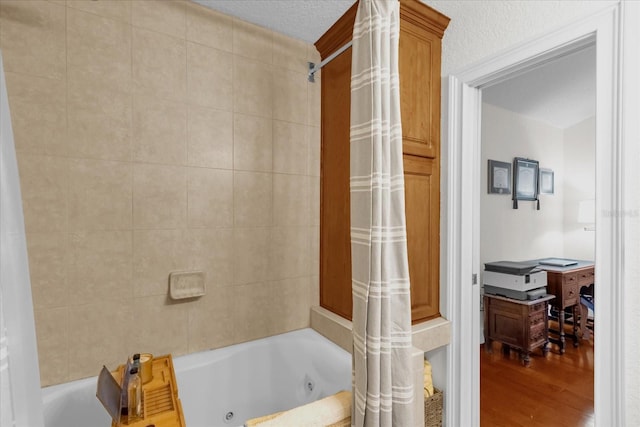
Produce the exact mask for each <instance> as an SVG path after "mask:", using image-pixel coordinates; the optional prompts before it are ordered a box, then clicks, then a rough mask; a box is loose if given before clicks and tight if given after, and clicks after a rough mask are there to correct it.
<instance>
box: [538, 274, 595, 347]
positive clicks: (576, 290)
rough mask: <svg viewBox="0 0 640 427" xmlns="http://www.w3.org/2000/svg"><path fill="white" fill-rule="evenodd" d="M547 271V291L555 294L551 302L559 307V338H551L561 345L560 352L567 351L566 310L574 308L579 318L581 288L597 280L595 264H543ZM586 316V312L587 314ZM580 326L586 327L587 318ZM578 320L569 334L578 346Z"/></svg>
mask: <svg viewBox="0 0 640 427" xmlns="http://www.w3.org/2000/svg"><path fill="white" fill-rule="evenodd" d="M540 268H543V269H544V270H546V271H547V291H548V292H549V293H550V294H551V295H555V297H556V298H555V299H554V300H553V301H552V302H551V304H552V305H553V306H554V307H556V308H557V309H558V331H555V330H554V331H552V332H553V333H554V334H555V333H557V335H558V338H557V339H551V341H552V342H553V343H557V344H558V345H559V347H560V354H564V352H565V345H566V344H565V341H566V338H565V335H567V334H566V333H565V331H564V320H565V319H564V317H565V316H564V310H565V308H569V307H571V308H572V309H573V317H574V320H575V319H576V318H577V314H578V313H577V312H576V309H577V308H578V307H579V306H580V289H581V288H582V287H584V286H589V285H592V284H593V283H594V281H595V279H594V278H595V266H594V264H593V263H591V262H586V261H579V262H578V264H577V265H574V266H568V267H562V268H560V267H550V266H546V265H541V266H540ZM584 317H586V313H585V316H584ZM581 322H582V324H581V325H580V328H581V329H583V328H584V322H585V319H581ZM577 330H578V322H576V321H574V322H573V333H572V334H569V336H570V337H571V338H573V345H574V346H578V334H577ZM582 332H583V334H584V330H583V331H582Z"/></svg>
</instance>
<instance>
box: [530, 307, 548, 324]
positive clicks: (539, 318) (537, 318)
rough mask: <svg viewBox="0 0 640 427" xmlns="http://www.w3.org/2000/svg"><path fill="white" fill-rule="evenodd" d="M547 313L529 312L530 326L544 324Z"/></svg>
mask: <svg viewBox="0 0 640 427" xmlns="http://www.w3.org/2000/svg"><path fill="white" fill-rule="evenodd" d="M545 315H546V313H545V312H544V311H536V312H534V313H529V326H530V327H534V326H537V325H540V324H542V325H544V319H545Z"/></svg>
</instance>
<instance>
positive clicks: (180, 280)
mask: <svg viewBox="0 0 640 427" xmlns="http://www.w3.org/2000/svg"><path fill="white" fill-rule="evenodd" d="M204 294H205V289H204V272H203V271H174V272H172V273H169V296H170V297H171V299H176V300H177V299H185V298H195V297H201V296H203V295H204Z"/></svg>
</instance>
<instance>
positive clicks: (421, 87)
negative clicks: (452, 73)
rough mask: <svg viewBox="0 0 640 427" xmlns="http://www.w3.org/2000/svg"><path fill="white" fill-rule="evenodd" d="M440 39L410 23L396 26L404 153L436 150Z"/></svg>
mask: <svg viewBox="0 0 640 427" xmlns="http://www.w3.org/2000/svg"><path fill="white" fill-rule="evenodd" d="M440 46H441V44H440V39H439V38H438V37H437V36H436V35H434V34H431V33H429V32H427V31H425V30H424V29H421V28H419V27H418V26H416V25H414V24H413V23H411V22H405V21H402V22H401V24H400V54H399V58H398V67H399V71H400V110H401V114H402V140H403V151H404V153H405V154H412V155H415V156H422V157H429V158H436V157H438V153H439V151H440V147H439V144H440V50H441V47H440Z"/></svg>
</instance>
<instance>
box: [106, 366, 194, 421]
mask: <svg viewBox="0 0 640 427" xmlns="http://www.w3.org/2000/svg"><path fill="white" fill-rule="evenodd" d="M151 366H152V367H151V370H152V373H153V379H152V380H151V381H149V382H148V383H147V384H143V385H142V412H143V414H144V418H143V419H141V420H138V421H135V422H132V423H131V424H129V423H128V420H127V418H126V416H124V417H123V418H124V419H123V420H122V421H121V422H120V423H115V422H112V423H111V427H122V426H132V427H147V426H148V425H151V424H153V425H154V426H155V427H185V422H184V414H183V412H182V404H181V403H180V399H179V398H178V383H177V382H176V375H175V372H174V370H173V359H172V358H171V355H170V354H167V355H165V356H160V357H154V358H153V361H152V365H151ZM124 368H125V365H120V366H118V369H117V370H116V371H115V372H113V376H114V378H115V379H116V381H118V384H122V376H123V373H124Z"/></svg>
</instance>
